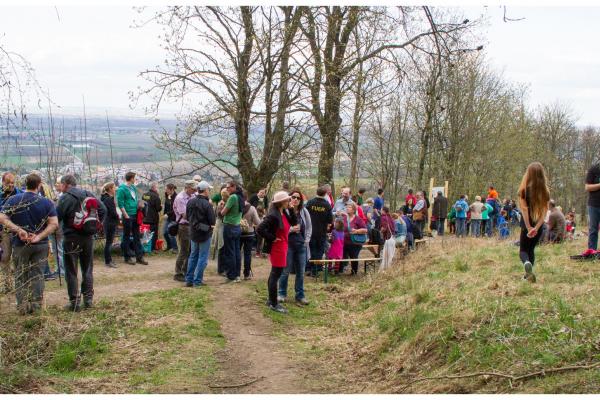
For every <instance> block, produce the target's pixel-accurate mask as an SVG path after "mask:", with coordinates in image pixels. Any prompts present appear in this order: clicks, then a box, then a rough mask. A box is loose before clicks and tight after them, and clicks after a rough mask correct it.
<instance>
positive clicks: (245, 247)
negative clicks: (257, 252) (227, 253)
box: [240, 235, 255, 278]
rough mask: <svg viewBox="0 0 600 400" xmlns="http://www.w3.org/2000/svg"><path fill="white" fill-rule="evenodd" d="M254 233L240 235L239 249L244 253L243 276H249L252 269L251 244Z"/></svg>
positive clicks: (252, 243)
mask: <svg viewBox="0 0 600 400" xmlns="http://www.w3.org/2000/svg"><path fill="white" fill-rule="evenodd" d="M254 239H255V236H254V235H244V236H242V237H240V246H241V249H240V251H241V252H242V253H243V255H244V277H245V278H247V277H249V276H250V272H251V271H252V246H254Z"/></svg>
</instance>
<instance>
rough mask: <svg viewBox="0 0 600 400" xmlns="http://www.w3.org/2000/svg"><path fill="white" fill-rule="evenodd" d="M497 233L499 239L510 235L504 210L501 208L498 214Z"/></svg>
mask: <svg viewBox="0 0 600 400" xmlns="http://www.w3.org/2000/svg"><path fill="white" fill-rule="evenodd" d="M497 223H498V235H499V236H500V239H506V238H508V236H509V235H510V231H509V229H508V222H506V210H502V211H501V212H500V215H498V222H497Z"/></svg>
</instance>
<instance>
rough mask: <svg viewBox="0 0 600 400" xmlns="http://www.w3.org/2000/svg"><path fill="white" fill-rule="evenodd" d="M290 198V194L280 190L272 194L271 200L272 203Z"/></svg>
mask: <svg viewBox="0 0 600 400" xmlns="http://www.w3.org/2000/svg"><path fill="white" fill-rule="evenodd" d="M289 199H290V195H289V194H288V192H286V191H284V190H282V191H280V192H277V193H275V195H274V196H273V201H271V202H272V203H281V202H282V201H286V200H289Z"/></svg>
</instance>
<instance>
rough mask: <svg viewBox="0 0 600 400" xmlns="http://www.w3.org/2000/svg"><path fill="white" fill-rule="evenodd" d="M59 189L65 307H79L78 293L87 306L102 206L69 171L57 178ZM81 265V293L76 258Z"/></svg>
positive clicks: (102, 212)
mask: <svg viewBox="0 0 600 400" xmlns="http://www.w3.org/2000/svg"><path fill="white" fill-rule="evenodd" d="M60 183H61V184H60V191H61V192H62V193H63V194H62V196H60V199H59V200H58V205H57V207H56V212H57V214H58V220H59V221H60V223H61V226H62V232H63V250H64V264H65V270H66V271H65V272H66V274H65V280H66V282H67V291H68V293H69V303H68V304H67V305H66V306H65V309H67V310H69V311H79V310H80V302H81V295H83V306H84V307H85V308H90V307H92V305H93V297H94V276H93V272H94V271H93V268H94V235H95V234H96V233H98V232H99V231H100V230H101V229H102V225H101V221H102V220H104V215H105V214H106V206H104V203H102V202H101V201H100V200H98V198H96V196H94V194H92V193H90V192H89V191H87V190H84V189H80V188H78V187H77V181H76V179H75V177H74V176H73V175H65V176H63V177H62V178H61V180H60ZM78 260H79V263H80V265H79V267H80V268H81V293H79V290H78V279H77V261H78Z"/></svg>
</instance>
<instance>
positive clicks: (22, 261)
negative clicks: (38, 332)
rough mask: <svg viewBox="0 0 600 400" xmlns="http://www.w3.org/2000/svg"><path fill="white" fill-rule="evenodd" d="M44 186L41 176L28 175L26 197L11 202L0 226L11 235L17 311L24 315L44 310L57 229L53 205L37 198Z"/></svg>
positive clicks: (5, 206) (0, 215)
mask: <svg viewBox="0 0 600 400" xmlns="http://www.w3.org/2000/svg"><path fill="white" fill-rule="evenodd" d="M41 182H42V180H41V178H40V177H39V176H38V175H35V174H29V175H27V178H25V186H26V191H25V193H19V194H16V195H14V196H12V197H11V198H9V199H8V200H7V201H6V202H4V204H3V205H2V210H1V211H0V223H1V224H2V225H4V228H5V229H6V230H7V231H8V232H12V247H13V258H14V264H15V281H16V295H17V310H18V312H19V313H20V314H21V315H24V314H32V313H35V312H37V311H39V310H41V307H42V299H43V296H44V264H45V263H46V262H47V261H48V236H49V235H50V234H51V233H52V232H54V231H55V230H56V228H57V227H58V219H57V218H56V209H55V208H54V204H53V203H52V201H50V200H48V199H46V198H44V197H42V196H39V195H38V190H39V187H40V184H41Z"/></svg>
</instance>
